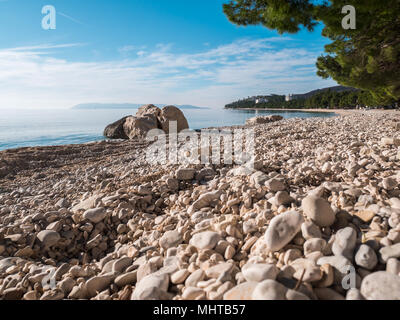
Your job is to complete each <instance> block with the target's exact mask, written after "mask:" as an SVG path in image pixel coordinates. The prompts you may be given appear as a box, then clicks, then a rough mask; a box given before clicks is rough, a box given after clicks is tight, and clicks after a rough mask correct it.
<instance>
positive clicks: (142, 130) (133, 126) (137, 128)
mask: <svg viewBox="0 0 400 320" xmlns="http://www.w3.org/2000/svg"><path fill="white" fill-rule="evenodd" d="M153 129H158V123H157V118H156V117H155V116H154V115H152V114H147V115H146V116H144V117H128V118H126V120H125V123H124V132H125V134H126V135H127V136H128V138H129V139H134V138H144V137H146V134H147V133H148V132H149V131H150V130H153Z"/></svg>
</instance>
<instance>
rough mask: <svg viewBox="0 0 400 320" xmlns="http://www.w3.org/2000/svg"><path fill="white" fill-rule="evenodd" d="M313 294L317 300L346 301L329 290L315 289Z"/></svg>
mask: <svg viewBox="0 0 400 320" xmlns="http://www.w3.org/2000/svg"><path fill="white" fill-rule="evenodd" d="M314 293H315V294H316V296H317V297H318V299H319V300H346V299H345V297H343V296H342V295H341V294H339V293H338V292H336V291H335V290H332V289H330V288H315V289H314Z"/></svg>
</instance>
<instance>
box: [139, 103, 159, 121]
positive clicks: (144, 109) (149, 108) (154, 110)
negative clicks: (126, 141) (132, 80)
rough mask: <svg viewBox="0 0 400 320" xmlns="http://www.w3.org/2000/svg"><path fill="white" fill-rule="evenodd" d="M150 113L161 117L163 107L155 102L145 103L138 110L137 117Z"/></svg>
mask: <svg viewBox="0 0 400 320" xmlns="http://www.w3.org/2000/svg"><path fill="white" fill-rule="evenodd" d="M148 114H153V115H155V116H156V118H159V117H160V114H161V109H160V108H159V107H156V106H155V105H154V104H145V105H144V106H141V107H140V108H139V110H138V111H137V112H136V117H144V116H146V115H148Z"/></svg>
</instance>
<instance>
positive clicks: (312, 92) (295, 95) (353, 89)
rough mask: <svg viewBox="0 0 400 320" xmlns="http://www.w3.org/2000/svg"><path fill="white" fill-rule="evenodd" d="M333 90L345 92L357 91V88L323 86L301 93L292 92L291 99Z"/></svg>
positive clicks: (306, 97)
mask: <svg viewBox="0 0 400 320" xmlns="http://www.w3.org/2000/svg"><path fill="white" fill-rule="evenodd" d="M328 90H330V91H333V92H345V91H358V89H355V88H350V87H344V86H334V87H329V88H323V89H317V90H313V91H310V92H307V93H302V94H293V95H292V96H293V99H308V98H310V97H312V96H314V95H316V94H317V93H320V92H324V91H328Z"/></svg>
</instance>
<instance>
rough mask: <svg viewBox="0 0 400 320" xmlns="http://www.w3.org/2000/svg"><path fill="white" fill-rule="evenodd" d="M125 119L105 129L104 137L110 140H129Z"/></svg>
mask: <svg viewBox="0 0 400 320" xmlns="http://www.w3.org/2000/svg"><path fill="white" fill-rule="evenodd" d="M126 118H128V117H124V118H122V119H120V120H118V121H115V122H114V123H111V124H110V125H108V126H107V127H106V128H105V129H104V136H105V137H107V138H109V139H129V138H128V136H127V135H126V133H125V131H124V124H125V120H126Z"/></svg>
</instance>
